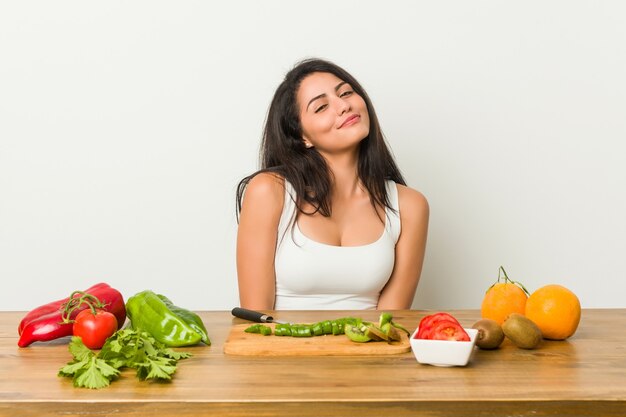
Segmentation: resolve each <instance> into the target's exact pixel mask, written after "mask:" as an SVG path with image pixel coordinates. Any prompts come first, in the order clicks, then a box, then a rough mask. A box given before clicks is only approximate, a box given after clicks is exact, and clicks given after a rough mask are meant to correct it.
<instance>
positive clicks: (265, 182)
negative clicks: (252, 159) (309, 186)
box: [244, 172, 285, 210]
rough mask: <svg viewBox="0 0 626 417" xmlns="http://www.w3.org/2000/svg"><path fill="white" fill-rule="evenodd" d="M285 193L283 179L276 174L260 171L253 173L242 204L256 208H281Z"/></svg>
mask: <svg viewBox="0 0 626 417" xmlns="http://www.w3.org/2000/svg"><path fill="white" fill-rule="evenodd" d="M284 193H285V180H284V179H283V178H282V177H281V176H280V175H277V174H273V173H269V172H262V173H260V174H258V175H255V176H254V177H253V178H252V179H251V180H250V182H249V183H248V185H247V186H246V191H245V193H244V204H245V203H246V202H247V203H248V204H252V205H254V206H255V207H256V208H260V209H266V210H272V209H278V208H280V209H282V206H283V199H284Z"/></svg>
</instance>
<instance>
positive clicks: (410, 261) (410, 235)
mask: <svg viewBox="0 0 626 417" xmlns="http://www.w3.org/2000/svg"><path fill="white" fill-rule="evenodd" d="M398 202H399V205H400V221H401V232H400V238H399V239H398V242H397V243H396V259H395V264H394V267H393V272H392V274H391V278H389V281H388V282H387V285H385V288H383V290H382V292H381V294H380V298H379V299H378V309H379V310H402V309H409V308H411V304H412V303H413V297H414V296H415V290H416V288H417V283H418V282H419V279H420V274H421V272H422V264H423V262H424V252H425V250H426V236H427V234H428V217H429V207H428V201H427V200H426V198H425V197H424V196H423V195H422V194H421V193H419V192H418V191H415V190H413V189H411V188H408V187H405V186H403V185H398Z"/></svg>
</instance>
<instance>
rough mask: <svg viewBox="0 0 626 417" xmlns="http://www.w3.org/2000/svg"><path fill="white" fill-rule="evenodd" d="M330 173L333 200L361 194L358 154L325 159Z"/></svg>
mask: <svg viewBox="0 0 626 417" xmlns="http://www.w3.org/2000/svg"><path fill="white" fill-rule="evenodd" d="M326 161H327V163H328V167H329V168H330V171H331V173H332V179H331V181H332V188H333V190H332V195H333V198H347V197H351V196H354V195H355V194H357V193H361V192H363V187H362V185H361V181H360V179H359V170H358V162H359V158H358V153H357V154H354V153H352V154H340V155H333V156H332V157H330V158H329V157H326Z"/></svg>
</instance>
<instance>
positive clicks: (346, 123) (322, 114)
mask: <svg viewBox="0 0 626 417" xmlns="http://www.w3.org/2000/svg"><path fill="white" fill-rule="evenodd" d="M296 98H297V101H298V109H299V112H300V124H301V126H302V135H303V139H304V143H305V145H306V146H307V147H315V148H316V149H317V150H318V151H319V152H322V153H338V152H343V151H346V150H350V149H356V148H357V147H358V144H359V143H360V142H361V141H362V140H363V139H365V138H366V137H367V135H368V134H369V126H370V120H369V113H368V111H367V105H366V104H365V101H364V100H363V98H362V97H361V96H360V95H358V94H357V93H356V92H355V91H354V90H353V89H352V86H350V84H348V83H346V82H344V81H342V80H341V79H339V78H337V77H336V76H335V75H333V74H330V73H327V72H314V73H312V74H310V75H308V76H307V77H306V78H304V79H303V80H302V82H301V83H300V88H299V90H298V93H297V95H296Z"/></svg>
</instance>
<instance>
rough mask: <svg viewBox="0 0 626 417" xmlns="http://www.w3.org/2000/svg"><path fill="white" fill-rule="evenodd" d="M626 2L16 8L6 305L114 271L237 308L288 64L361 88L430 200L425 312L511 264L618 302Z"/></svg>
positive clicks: (0, 294) (128, 280) (115, 275)
mask: <svg viewBox="0 0 626 417" xmlns="http://www.w3.org/2000/svg"><path fill="white" fill-rule="evenodd" d="M625 21H626V3H624V2H621V1H602V2H596V1H582V0H576V1H524V2H503V1H495V0H494V1H395V2H380V1H363V0H359V1H346V2H337V1H327V0H322V1H317V2H314V3H311V2H293V1H287V0H284V1H256V0H249V1H241V0H237V1H224V2H219V3H218V2H201V1H169V2H164V1H140V2H139V1H108V2H92V1H87V2H86V1H58V2H49V1H38V2H32V1H24V2H18V1H3V2H2V3H1V4H0V279H1V280H2V281H1V282H2V284H1V285H2V288H1V291H0V309H2V310H16V309H17V310H26V309H30V308H32V307H35V306H37V305H39V304H42V303H44V302H47V301H51V300H53V299H57V298H61V297H63V296H66V295H69V293H70V292H71V291H72V290H74V289H84V288H87V287H88V286H90V285H91V284H94V283H96V282H100V281H105V282H108V283H110V284H111V285H112V286H114V287H117V288H118V289H120V290H121V291H122V293H123V294H124V295H125V296H127V297H128V296H130V295H132V294H134V293H135V292H137V291H140V290H143V289H147V288H151V289H153V290H155V291H158V292H162V293H164V294H167V295H168V296H170V297H171V298H172V299H173V300H174V301H175V302H176V303H177V304H179V305H183V306H186V307H189V308H194V309H200V310H226V309H230V308H232V307H233V306H235V305H237V304H238V298H237V285H236V273H235V233H236V220H235V209H234V201H235V200H234V192H235V186H236V183H237V181H238V180H239V179H240V178H241V177H243V176H245V175H247V174H249V173H250V172H252V171H253V170H254V169H255V168H256V166H257V151H258V146H259V141H260V136H261V129H262V125H263V120H264V117H265V113H266V110H267V106H268V104H269V101H270V99H271V96H272V94H273V91H274V89H275V87H276V86H277V85H278V83H279V82H280V80H281V79H282V76H283V75H284V73H285V72H286V71H287V70H288V69H289V68H290V67H291V66H292V65H293V64H294V63H295V62H296V61H298V60H299V59H301V58H305V57H309V56H319V57H323V58H327V59H330V60H333V61H335V62H336V63H338V64H340V65H342V66H344V67H345V68H346V69H348V70H349V71H350V72H352V73H353V74H354V75H355V76H356V77H357V79H359V80H360V81H361V83H362V84H363V85H364V86H365V88H366V89H367V90H368V92H369V94H370V96H371V98H372V100H373V102H374V104H375V106H376V109H377V112H378V114H379V117H380V119H381V123H382V126H383V129H384V131H385V133H386V136H387V138H388V141H389V143H390V146H391V148H392V149H393V151H394V153H395V155H396V156H397V159H398V163H399V165H400V167H401V168H402V169H403V171H404V173H405V175H406V178H407V179H408V182H409V183H410V185H411V186H413V187H414V188H416V189H419V190H421V191H422V192H423V193H424V194H425V195H426V196H427V197H428V199H429V201H430V205H431V224H430V227H431V229H430V236H429V245H428V249H427V256H426V261H425V266H424V271H423V274H422V279H421V282H420V285H419V288H418V294H417V296H416V298H415V302H414V307H415V308H420V309H424V308H428V309H452V308H478V307H479V305H480V301H481V299H482V295H483V293H484V291H485V290H486V288H487V287H488V286H489V285H490V284H491V283H492V281H493V280H494V279H495V278H496V277H497V272H498V267H499V266H500V265H503V266H505V268H506V269H507V271H508V273H509V275H510V276H511V277H512V278H513V279H518V280H521V281H523V282H524V283H525V284H526V286H527V287H528V288H529V289H531V290H532V289H536V288H538V287H540V286H542V285H545V284H548V283H560V284H563V285H565V286H567V287H569V288H571V289H572V290H574V291H575V292H576V293H577V294H578V295H579V297H580V298H581V301H582V304H583V306H584V307H626V301H624V293H625V291H626V272H625V271H626V264H625V261H624V259H626V256H625V255H624V252H625V249H626V220H625V213H626V191H625V189H626V163H625V162H626V149H625V148H626V145H625V144H624V142H625V139H626V76H625V74H626V25H625V24H624V22H625Z"/></svg>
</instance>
